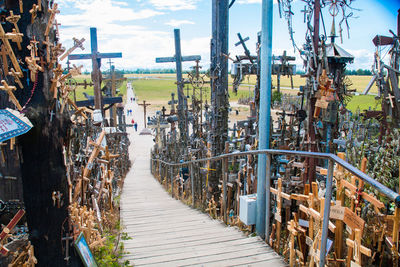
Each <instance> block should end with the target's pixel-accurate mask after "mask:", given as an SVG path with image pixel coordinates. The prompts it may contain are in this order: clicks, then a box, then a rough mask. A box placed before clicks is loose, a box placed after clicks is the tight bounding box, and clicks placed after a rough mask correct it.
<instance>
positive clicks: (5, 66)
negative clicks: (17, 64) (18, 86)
mask: <svg viewBox="0 0 400 267" xmlns="http://www.w3.org/2000/svg"><path fill="white" fill-rule="evenodd" d="M0 55H1V58H2V62H3V70H4V73H8V60H7V55H8V53H7V48H6V47H5V45H2V46H1V50H0Z"/></svg>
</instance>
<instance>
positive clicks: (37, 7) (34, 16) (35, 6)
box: [29, 4, 39, 24]
mask: <svg viewBox="0 0 400 267" xmlns="http://www.w3.org/2000/svg"><path fill="white" fill-rule="evenodd" d="M38 10H39V6H38V5H36V4H33V6H32V9H31V10H29V13H31V16H32V18H31V24H33V22H34V21H35V19H36V17H37V12H38Z"/></svg>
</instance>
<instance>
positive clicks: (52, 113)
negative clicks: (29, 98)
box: [50, 110, 55, 122]
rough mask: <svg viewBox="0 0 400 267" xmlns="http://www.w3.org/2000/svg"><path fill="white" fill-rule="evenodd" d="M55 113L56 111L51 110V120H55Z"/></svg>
mask: <svg viewBox="0 0 400 267" xmlns="http://www.w3.org/2000/svg"><path fill="white" fill-rule="evenodd" d="M54 115H55V113H54V111H53V110H51V111H50V122H52V121H53V116H54Z"/></svg>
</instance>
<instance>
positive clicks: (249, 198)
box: [239, 194, 257, 225]
mask: <svg viewBox="0 0 400 267" xmlns="http://www.w3.org/2000/svg"><path fill="white" fill-rule="evenodd" d="M239 203H240V209H239V218H240V220H241V221H242V222H243V223H244V224H245V225H253V224H256V211H257V194H252V195H246V196H240V198H239Z"/></svg>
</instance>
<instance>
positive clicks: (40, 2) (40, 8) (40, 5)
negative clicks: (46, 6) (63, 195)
mask: <svg viewBox="0 0 400 267" xmlns="http://www.w3.org/2000/svg"><path fill="white" fill-rule="evenodd" d="M38 7H39V11H42V0H38Z"/></svg>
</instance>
